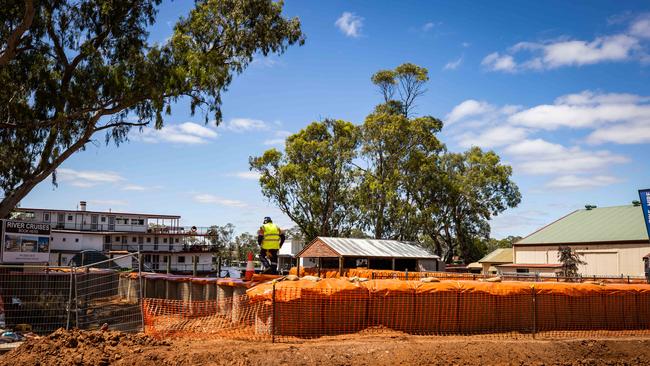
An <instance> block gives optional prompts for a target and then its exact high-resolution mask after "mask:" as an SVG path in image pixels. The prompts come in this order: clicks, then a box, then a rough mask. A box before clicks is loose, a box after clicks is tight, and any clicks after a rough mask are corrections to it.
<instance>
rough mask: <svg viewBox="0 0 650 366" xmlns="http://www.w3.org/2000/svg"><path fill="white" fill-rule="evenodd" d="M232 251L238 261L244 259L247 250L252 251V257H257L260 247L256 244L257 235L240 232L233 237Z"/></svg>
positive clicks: (246, 255)
mask: <svg viewBox="0 0 650 366" xmlns="http://www.w3.org/2000/svg"><path fill="white" fill-rule="evenodd" d="M234 251H235V254H236V256H235V257H236V258H237V259H238V260H239V261H245V260H246V259H247V257H248V252H252V253H253V258H257V255H258V254H259V252H260V247H259V245H258V244H257V236H256V235H251V234H249V233H241V234H239V235H238V236H237V237H236V238H235V242H234Z"/></svg>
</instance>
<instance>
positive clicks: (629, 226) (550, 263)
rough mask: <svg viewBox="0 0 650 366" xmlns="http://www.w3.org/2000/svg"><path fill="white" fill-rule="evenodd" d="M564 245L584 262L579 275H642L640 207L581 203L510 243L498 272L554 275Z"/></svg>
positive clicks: (647, 243)
mask: <svg viewBox="0 0 650 366" xmlns="http://www.w3.org/2000/svg"><path fill="white" fill-rule="evenodd" d="M559 246H570V247H571V248H572V249H574V250H575V251H576V252H577V253H579V254H580V255H581V257H582V260H583V261H584V262H586V264H584V265H581V266H580V274H582V275H583V276H594V275H595V276H621V275H623V276H644V275H645V273H644V263H643V257H644V256H645V255H646V254H648V253H649V252H650V240H649V239H648V233H647V231H646V227H645V223H644V218H643V212H642V211H641V206H639V205H637V204H633V205H628V206H615V207H603V208H596V207H594V206H587V208H585V209H581V210H577V211H574V212H572V213H570V214H568V215H566V216H564V217H562V218H560V219H558V220H557V221H555V222H552V223H550V224H548V225H546V226H544V227H542V228H541V229H539V230H537V231H535V232H533V233H532V234H530V235H528V236H526V237H525V238H523V239H521V240H520V241H518V242H516V243H515V244H514V245H513V257H514V263H512V264H509V265H508V264H506V265H501V266H498V268H499V270H500V271H501V272H519V273H522V272H523V273H526V272H529V273H534V272H538V273H542V274H543V273H551V274H552V273H555V272H558V271H559V262H558V256H557V254H558V250H557V249H558V247H559Z"/></svg>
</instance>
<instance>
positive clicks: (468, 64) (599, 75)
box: [22, 1, 650, 238]
mask: <svg viewBox="0 0 650 366" xmlns="http://www.w3.org/2000/svg"><path fill="white" fill-rule="evenodd" d="M191 3H192V2H190V1H175V2H171V3H170V2H165V4H164V5H163V6H162V7H161V9H160V13H159V16H158V21H157V23H156V25H155V26H154V27H152V32H151V39H152V40H153V41H158V42H163V41H164V40H165V39H166V38H167V37H169V35H170V34H171V31H172V26H173V24H174V22H175V20H176V19H177V17H178V16H179V15H181V14H186V13H187V12H188V7H189V6H191ZM285 14H286V15H287V16H298V17H300V19H301V22H302V25H303V30H304V32H305V34H306V36H307V42H306V44H305V45H304V46H303V47H292V48H290V49H289V50H288V51H287V52H286V53H285V54H284V55H281V56H270V57H268V58H259V59H256V60H255V62H254V63H253V64H252V65H251V66H250V67H249V68H248V69H247V70H246V71H245V72H244V73H243V74H242V75H240V76H238V77H236V78H235V80H234V82H233V84H232V86H231V87H230V89H229V90H228V91H227V92H226V94H225V96H224V107H223V112H224V122H225V123H224V124H223V125H222V126H219V127H214V126H212V125H204V124H203V118H202V116H199V115H196V116H191V115H190V114H189V108H188V105H187V103H184V102H181V103H178V104H177V105H176V106H175V108H174V109H173V113H172V115H171V116H169V117H167V119H166V127H165V128H164V129H163V130H162V131H154V130H150V129H145V131H143V132H142V133H138V132H136V131H134V133H132V135H131V140H130V142H129V143H126V144H123V145H121V146H120V147H119V148H117V147H115V146H105V145H104V144H103V143H102V141H103V136H96V140H97V142H96V143H95V144H90V145H88V146H87V149H86V150H85V151H83V152H80V153H77V154H75V155H74V156H73V157H72V158H70V159H69V160H68V161H66V162H65V163H64V164H63V166H62V167H61V168H60V169H59V187H58V188H54V187H53V186H52V184H51V182H49V181H44V182H42V183H41V184H40V185H39V186H38V187H36V188H35V189H34V190H33V191H32V193H30V194H29V196H27V197H26V198H25V199H24V200H23V201H22V206H23V207H46V208H59V209H74V208H75V207H76V205H77V202H78V201H80V200H86V201H88V202H89V203H88V205H89V206H88V208H89V209H93V210H95V209H96V210H102V209H109V208H111V209H112V210H113V211H133V212H147V213H165V214H179V215H181V216H182V217H183V223H184V224H186V225H197V226H207V225H212V224H219V225H223V224H226V223H227V222H231V223H233V224H235V226H236V227H237V230H238V231H253V230H255V229H256V228H257V227H258V226H259V224H260V222H261V219H262V218H263V217H264V216H267V215H270V216H272V217H274V219H275V221H276V222H277V223H279V224H280V225H281V226H283V227H289V226H292V225H291V223H290V221H289V220H288V219H287V218H286V217H284V216H283V215H282V214H281V213H280V212H279V211H278V210H277V209H275V208H274V207H272V206H271V205H270V204H269V203H268V202H267V201H266V200H265V199H264V198H263V197H262V195H261V194H260V189H259V186H258V183H257V181H256V180H255V177H254V176H253V175H252V174H250V172H248V158H249V156H252V155H260V154H261V153H262V152H263V151H264V150H266V149H269V148H272V147H276V148H281V146H282V145H281V144H280V143H279V142H280V141H282V140H283V138H284V137H285V136H286V135H287V134H288V133H292V132H297V131H298V130H300V129H301V128H302V127H304V126H306V125H307V124H308V123H310V122H312V121H315V120H321V119H323V118H337V119H345V120H348V121H351V122H354V123H358V124H360V123H362V122H363V119H364V117H365V116H366V115H367V114H368V113H369V112H370V111H371V110H372V108H373V107H374V106H375V105H376V104H378V103H379V102H380V97H379V94H378V93H377V91H376V90H375V89H374V88H373V86H372V85H371V83H370V76H371V75H372V73H373V72H375V71H377V70H379V69H385V68H394V67H395V66H397V65H399V64H401V63H404V62H413V63H416V64H418V65H421V66H424V67H427V68H428V69H429V73H430V79H431V80H430V82H429V84H428V86H427V88H428V92H427V94H426V95H425V96H424V97H423V98H422V99H421V100H420V101H419V103H418V109H417V113H418V114H421V115H433V116H436V117H438V118H441V119H442V120H443V121H445V124H446V125H445V127H444V129H443V131H442V133H441V136H440V137H441V139H442V140H443V142H445V143H446V144H447V146H448V148H449V149H450V150H452V151H462V150H464V149H466V148H467V147H469V146H471V145H478V146H481V147H483V148H486V149H494V150H495V151H497V152H498V153H499V154H500V155H501V156H502V158H503V160H504V161H505V162H507V163H509V164H512V166H513V169H514V177H513V178H514V180H515V182H516V183H517V184H518V185H519V187H520V189H521V192H522V196H523V199H522V202H521V204H520V206H519V207H517V208H516V209H512V210H508V211H507V212H505V213H504V214H502V215H500V216H499V217H497V218H496V219H495V220H494V221H493V225H492V231H493V236H495V237H499V238H500V237H504V236H507V235H526V234H528V233H530V232H531V231H533V230H535V229H536V228H538V227H540V226H542V225H544V224H546V223H548V222H550V221H552V220H555V219H557V218H559V217H560V216H562V215H565V214H567V213H568V212H570V211H572V210H574V209H576V208H580V207H583V206H584V205H585V204H596V205H598V206H611V205H621V204H629V203H630V202H631V201H632V200H634V199H638V196H637V190H638V189H641V188H647V187H650V169H648V168H649V165H648V160H647V159H648V157H649V156H650V144H649V143H650V86H649V85H650V82H649V76H650V3H648V2H645V1H625V2H620V1H609V2H604V1H571V2H567V1H544V2H532V1H528V2H520V1H512V2H509V1H499V2H469V1H448V2H443V1H436V2H429V1H413V2H387V1H381V2H379V1H355V2H341V1H327V2H325V1H323V2H306V1H287V2H286V4H285Z"/></svg>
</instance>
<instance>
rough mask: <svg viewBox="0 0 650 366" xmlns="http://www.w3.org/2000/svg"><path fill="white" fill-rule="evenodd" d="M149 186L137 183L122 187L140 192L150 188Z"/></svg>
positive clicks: (124, 189)
mask: <svg viewBox="0 0 650 366" xmlns="http://www.w3.org/2000/svg"><path fill="white" fill-rule="evenodd" d="M148 189H149V188H147V187H145V186H139V185H137V184H127V185H125V186H124V187H122V190H123V191H138V192H143V191H146V190H148Z"/></svg>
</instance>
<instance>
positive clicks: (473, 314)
mask: <svg viewBox="0 0 650 366" xmlns="http://www.w3.org/2000/svg"><path fill="white" fill-rule="evenodd" d="M143 313H144V322H145V330H146V332H147V333H148V334H151V335H154V336H157V337H184V336H189V337H199V338H211V337H227V338H238V339H259V340H292V339H302V338H314V337H321V336H327V335H339V334H352V333H357V332H376V331H383V330H387V329H389V330H393V331H399V332H405V333H409V334H421V335H447V334H462V335H469V334H486V335H489V336H497V337H501V336H504V335H506V336H511V335H514V334H516V335H517V336H522V335H523V336H537V337H560V336H567V335H569V336H576V335H577V336H581V337H585V336H596V335H600V334H602V335H607V336H616V335H630V334H634V335H639V334H642V335H650V285H619V284H616V285H604V286H602V285H596V284H575V283H559V284H558V283H530V282H528V283H526V282H502V283H488V282H476V281H441V282H433V283H424V282H421V281H402V280H371V281H367V282H359V281H352V282H351V281H349V280H348V279H342V278H341V279H324V280H321V281H310V280H300V281H282V282H271V283H264V284H260V285H257V286H254V287H252V288H250V289H248V290H247V291H246V293H245V294H244V293H240V294H236V293H235V294H229V295H224V296H222V298H218V299H216V300H211V301H206V300H202V301H183V300H167V299H144V301H143Z"/></svg>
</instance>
